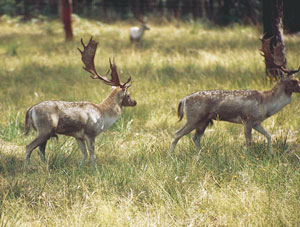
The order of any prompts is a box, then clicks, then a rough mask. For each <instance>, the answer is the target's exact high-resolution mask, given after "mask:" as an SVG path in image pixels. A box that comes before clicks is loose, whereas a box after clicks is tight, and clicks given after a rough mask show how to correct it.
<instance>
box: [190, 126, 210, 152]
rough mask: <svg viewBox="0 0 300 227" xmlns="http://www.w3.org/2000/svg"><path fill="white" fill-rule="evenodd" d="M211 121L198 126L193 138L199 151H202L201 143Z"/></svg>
mask: <svg viewBox="0 0 300 227" xmlns="http://www.w3.org/2000/svg"><path fill="white" fill-rule="evenodd" d="M208 124H209V121H205V122H201V123H200V124H198V125H197V128H196V132H195V135H194V137H193V141H194V143H195V145H196V147H197V148H198V149H200V141H201V138H202V136H203V134H204V131H205V129H206V128H207V126H208Z"/></svg>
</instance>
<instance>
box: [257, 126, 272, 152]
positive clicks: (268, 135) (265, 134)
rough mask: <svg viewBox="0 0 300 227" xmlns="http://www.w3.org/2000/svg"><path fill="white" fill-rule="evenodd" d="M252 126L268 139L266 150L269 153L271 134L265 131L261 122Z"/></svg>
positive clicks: (270, 150) (270, 149)
mask: <svg viewBox="0 0 300 227" xmlns="http://www.w3.org/2000/svg"><path fill="white" fill-rule="evenodd" d="M253 128H254V129H255V130H256V131H258V132H259V133H261V134H263V135H264V136H265V137H267V140H268V150H269V152H270V153H272V142H271V135H270V133H268V131H266V130H265V129H264V127H263V126H262V125H261V124H259V125H256V126H255V127H253Z"/></svg>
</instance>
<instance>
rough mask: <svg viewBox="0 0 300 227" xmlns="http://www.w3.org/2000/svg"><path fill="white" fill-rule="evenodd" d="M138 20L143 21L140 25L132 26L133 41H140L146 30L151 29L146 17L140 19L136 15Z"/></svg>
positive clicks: (131, 35) (130, 31)
mask: <svg viewBox="0 0 300 227" xmlns="http://www.w3.org/2000/svg"><path fill="white" fill-rule="evenodd" d="M136 18H137V20H138V21H139V22H140V23H141V25H140V27H131V28H130V30H129V34H130V41H131V43H138V42H140V40H141V38H142V37H143V35H144V33H145V31H146V30H150V27H149V26H148V25H147V24H146V21H145V19H140V18H138V17H136Z"/></svg>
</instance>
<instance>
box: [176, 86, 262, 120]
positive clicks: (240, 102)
mask: <svg viewBox="0 0 300 227" xmlns="http://www.w3.org/2000/svg"><path fill="white" fill-rule="evenodd" d="M260 104H262V96H261V94H260V92H258V91H256V90H235V91H226V90H213V91H200V92H196V93H194V94H191V95H189V96H187V97H185V98H184V99H182V100H181V101H180V103H179V105H178V111H177V113H178V117H179V121H181V120H182V118H183V116H184V111H185V113H186V115H187V116H186V118H187V121H189V122H190V121H195V123H197V121H209V124H210V125H212V124H213V121H212V120H220V121H228V122H232V123H238V124H242V123H243V122H245V121H247V120H249V119H251V118H252V116H255V117H256V118H257V116H258V115H265V114H264V113H263V110H262V109H261V108H260ZM263 117H264V116H262V120H263V119H264V118H263Z"/></svg>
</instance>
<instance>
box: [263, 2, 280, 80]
mask: <svg viewBox="0 0 300 227" xmlns="http://www.w3.org/2000/svg"><path fill="white" fill-rule="evenodd" d="M262 3H263V4H262V6H263V24H264V35H263V38H264V39H268V38H272V40H271V42H270V50H271V52H272V54H274V52H273V47H274V46H275V45H281V51H280V52H281V53H280V57H281V62H285V63H284V65H283V66H285V65H286V58H285V47H284V41H283V28H282V15H283V2H282V0H263V1H262ZM265 62H266V61H265ZM266 73H267V76H268V77H270V80H271V82H272V78H275V79H276V80H277V79H278V77H279V76H282V75H283V74H282V72H281V71H278V70H274V69H272V68H270V65H268V64H266Z"/></svg>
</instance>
